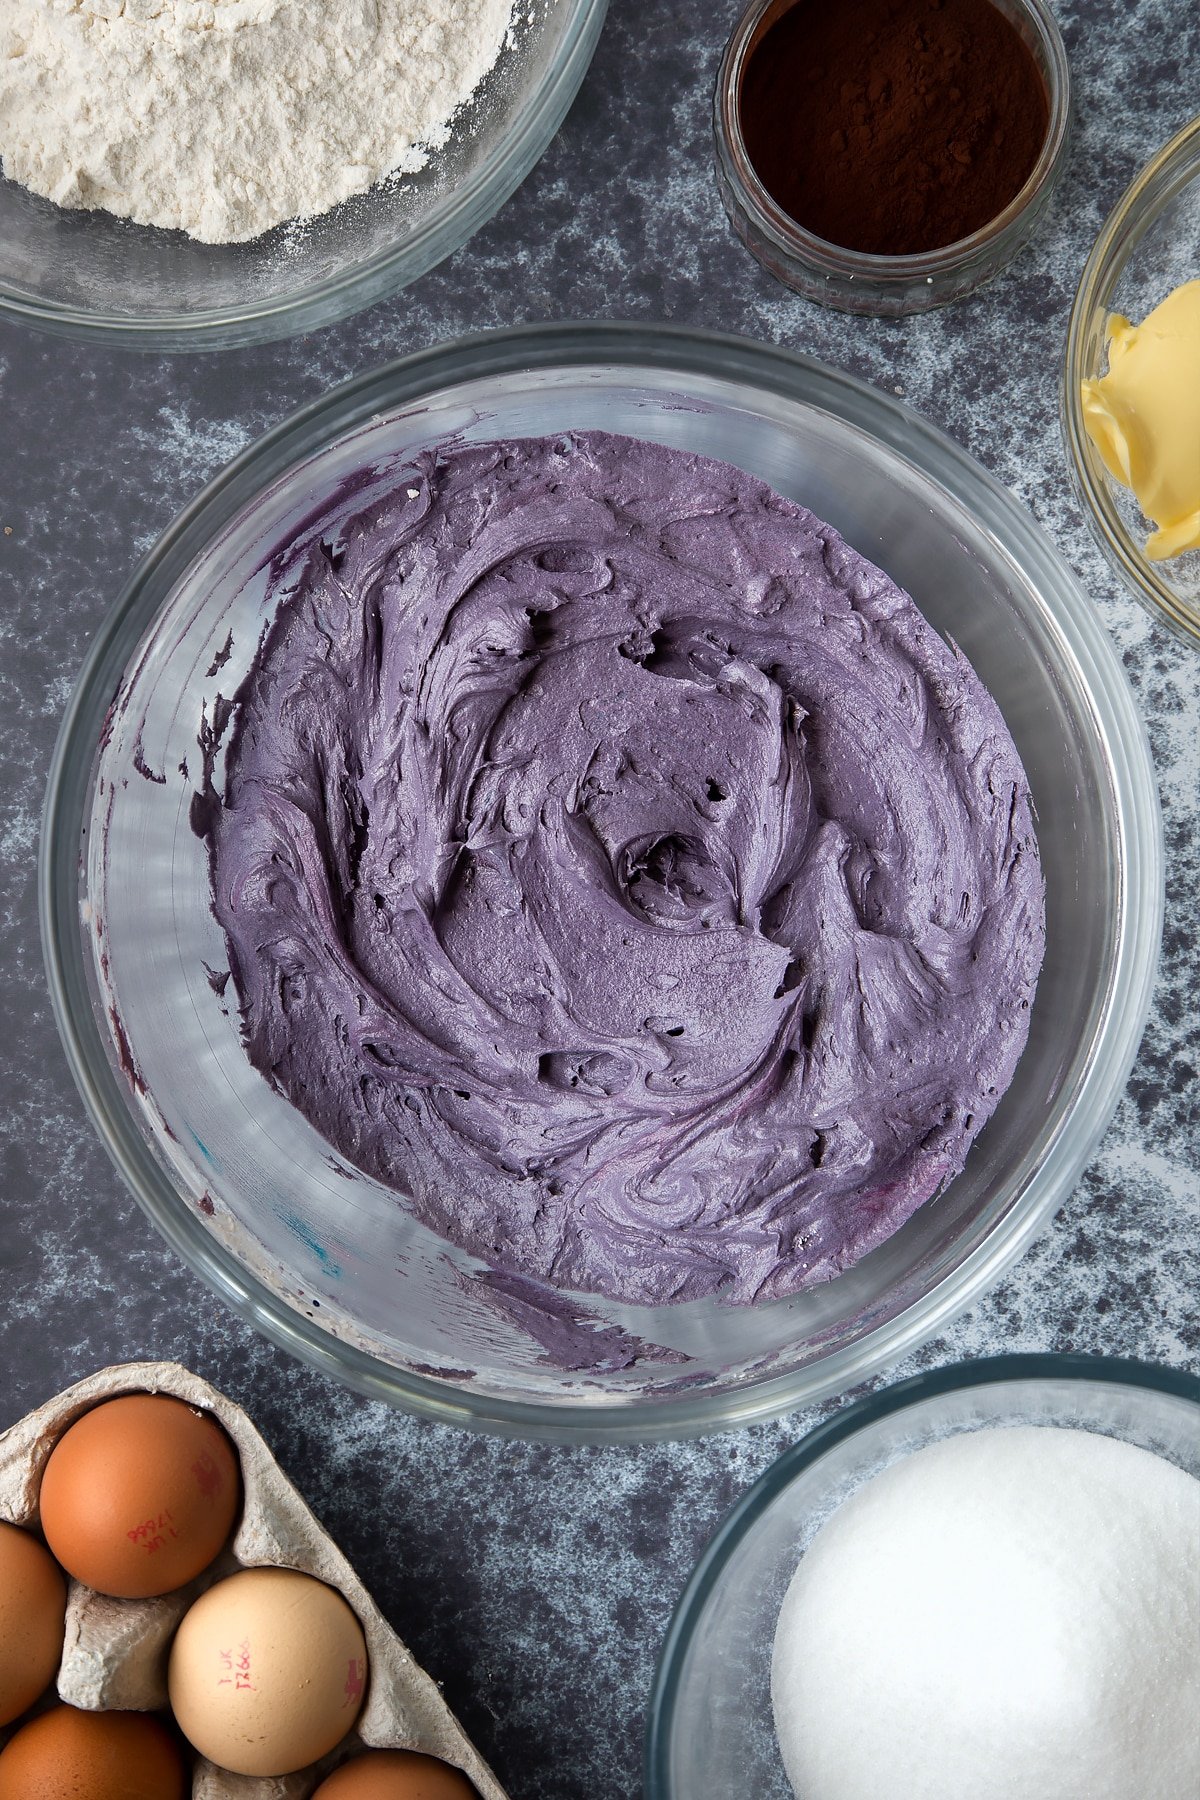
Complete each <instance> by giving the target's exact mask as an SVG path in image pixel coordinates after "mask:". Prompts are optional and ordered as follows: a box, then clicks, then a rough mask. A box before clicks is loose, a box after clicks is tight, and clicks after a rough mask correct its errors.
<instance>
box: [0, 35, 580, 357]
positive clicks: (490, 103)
mask: <svg viewBox="0 0 1200 1800" xmlns="http://www.w3.org/2000/svg"><path fill="white" fill-rule="evenodd" d="M607 4H608V0H529V4H528V5H524V6H519V7H517V8H515V9H514V19H513V24H512V28H511V30H510V32H509V35H508V37H507V39H506V40H505V44H504V47H503V49H502V50H501V52H500V55H499V57H498V59H497V61H496V63H495V65H494V67H493V68H492V69H491V70H490V71H489V73H488V74H487V76H485V78H484V80H483V81H482V83H481V84H480V86H479V88H478V90H477V91H476V93H475V94H474V96H473V97H472V99H471V100H470V102H469V103H468V104H467V105H466V106H465V107H464V108H463V109H462V111H461V112H460V113H459V114H458V115H457V117H456V119H455V123H454V130H453V132H452V135H451V136H450V138H449V140H448V141H447V142H446V143H445V144H444V145H443V146H442V147H441V148H440V149H438V150H434V151H432V152H431V154H430V158H429V161H428V163H427V164H426V166H425V167H424V168H423V169H421V170H419V171H418V172H417V173H416V174H414V175H406V176H404V177H403V178H402V179H398V180H393V181H384V182H378V183H377V184H376V185H375V186H374V187H372V188H371V189H369V191H368V192H367V193H365V194H359V195H357V196H356V197H355V198H353V199H350V200H346V201H343V202H342V204H341V205H339V206H336V207H334V208H333V210H332V211H331V212H328V213H324V214H322V216H321V217H320V218H316V219H310V220H307V221H305V222H304V224H303V226H302V228H299V229H297V228H296V227H295V226H294V225H280V226H278V227H276V229H275V230H274V231H269V232H267V233H266V234H265V236H263V237H259V238H255V239H253V240H252V241H251V242H249V243H245V244H201V243H197V242H196V241H195V240H194V239H193V238H189V237H186V236H185V235H184V234H183V233H182V232H180V231H159V230H156V229H154V228H153V227H150V226H145V225H134V224H131V223H130V221H129V220H128V219H118V218H115V217H114V216H113V215H112V214H111V213H106V212H79V211H72V210H69V209H67V208H64V207H60V206H55V205H54V204H53V202H52V201H49V200H43V199H42V198H40V197H39V196H38V195H35V194H31V193H30V192H29V191H28V190H27V189H26V188H23V187H20V186H19V185H18V184H17V183H16V182H14V181H7V180H4V179H3V177H2V175H0V315H3V314H7V315H8V316H9V317H10V318H16V319H20V320H22V321H23V322H24V323H26V324H29V325H37V326H40V327H42V328H43V329H44V330H47V331H53V332H58V333H60V334H62V335H64V336H67V337H79V338H101V339H104V340H106V341H107V342H109V343H116V344H121V345H124V346H126V347H131V348H140V349H145V350H216V349H227V348H228V347H229V346H230V345H233V344H249V343H259V342H263V341H265V340H268V339H271V338H281V337H287V336H289V335H290V334H292V333H293V332H299V331H313V330H316V329H317V327H319V326H321V325H330V324H332V323H333V322H334V320H336V319H344V318H346V317H348V316H349V314H351V313H355V312H358V311H360V310H361V309H362V308H363V307H365V306H371V305H373V304H374V302H375V301H377V300H382V299H383V298H385V296H386V295H388V294H393V293H395V292H396V291H397V289H399V288H402V287H406V286H407V285H408V283H409V282H410V281H415V280H416V279H417V277H418V276H419V275H423V274H424V273H425V271H426V270H427V269H431V268H433V267H434V266H435V264H437V263H440V262H441V261H442V260H443V259H444V258H445V257H447V256H449V255H450V254H451V252H452V251H455V250H457V249H459V248H460V246H461V245H463V244H465V243H466V241H467V239H468V238H469V237H471V235H472V234H473V233H474V232H476V231H478V230H479V228H480V226H481V225H483V224H485V223H486V222H487V220H488V219H490V218H491V216H492V214H493V213H494V212H496V211H497V210H498V208H499V207H501V206H502V205H503V204H504V202H505V201H506V200H507V199H508V197H509V195H510V194H511V193H513V192H514V190H515V189H516V188H517V187H519V186H520V184H521V182H522V181H524V179H525V177H526V176H527V175H528V173H529V171H530V170H531V169H532V168H533V166H534V164H535V163H536V162H537V161H538V158H539V157H540V156H541V155H542V153H543V152H544V150H545V149H546V146H547V145H548V144H549V142H550V140H551V138H552V137H553V136H554V134H555V132H556V131H557V130H558V128H559V126H560V125H561V124H562V121H563V119H564V118H565V116H566V112H567V108H568V107H569V106H570V104H571V102H572V100H573V99H574V98H575V95H576V93H577V91H578V89H579V84H580V82H581V81H582V80H583V78H584V75H585V74H586V73H587V68H588V64H589V63H590V62H591V59H592V53H593V51H594V50H595V48H596V42H597V39H598V38H599V36H600V28H601V26H602V25H603V23H604V15H605V11H606V9H607Z"/></svg>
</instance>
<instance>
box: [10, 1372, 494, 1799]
mask: <svg viewBox="0 0 1200 1800" xmlns="http://www.w3.org/2000/svg"><path fill="white" fill-rule="evenodd" d="M130 1393H151V1394H173V1395H174V1396H175V1397H176V1398H177V1399H179V1400H186V1401H187V1402H188V1403H189V1404H190V1405H192V1406H197V1407H201V1408H202V1409H203V1410H204V1411H205V1412H208V1413H211V1414H212V1415H213V1417H214V1418H216V1419H219V1420H220V1422H221V1424H222V1425H223V1426H224V1428H225V1430H226V1431H227V1432H228V1434H229V1436H230V1438H231V1439H232V1441H233V1443H234V1444H235V1445H236V1447H237V1451H238V1455H239V1457H240V1459H241V1465H242V1483H243V1487H244V1490H245V1503H244V1506H243V1509H242V1515H241V1518H240V1520H239V1522H238V1525H237V1528H236V1530H235V1533H234V1535H233V1537H232V1539H231V1540H230V1542H229V1544H228V1546H227V1547H226V1549H225V1550H224V1551H223V1552H222V1554H221V1556H220V1557H218V1559H217V1561H216V1562H215V1563H213V1564H212V1566H211V1567H210V1568H208V1569H206V1570H205V1572H204V1574H203V1575H201V1576H199V1577H198V1578H197V1580H195V1581H194V1582H192V1583H191V1584H190V1586H188V1587H186V1588H181V1589H179V1590H178V1591H177V1592H175V1593H172V1594H166V1595H164V1596H163V1597H162V1598H161V1599H155V1600H114V1599H112V1598H110V1597H109V1596H107V1595H105V1594H97V1593H95V1592H94V1591H93V1590H92V1589H91V1588H88V1587H84V1586H83V1584H82V1583H81V1582H77V1581H71V1582H70V1583H69V1593H68V1599H67V1629H66V1641H65V1644H64V1646H63V1658H62V1665H61V1667H60V1669H59V1673H58V1693H59V1698H60V1699H62V1700H65V1701H67V1702H69V1704H70V1705H72V1706H78V1707H82V1708H84V1709H85V1710H88V1711H93V1712H95V1711H111V1710H122V1709H127V1710H129V1711H132V1712H150V1711H158V1710H163V1709H166V1708H167V1705H168V1701H167V1659H168V1655H169V1652H170V1647H171V1639H172V1637H173V1636H174V1634H175V1628H176V1626H177V1625H178V1624H179V1621H180V1619H182V1617H183V1615H184V1613H185V1612H186V1611H187V1609H188V1607H189V1606H190V1605H191V1604H192V1602H193V1600H195V1599H196V1597H197V1596H198V1595H199V1594H201V1593H203V1591H204V1589H205V1588H207V1587H211V1586H212V1584H213V1582H214V1581H219V1580H220V1579H221V1578H222V1577H223V1576H225V1575H232V1574H234V1573H235V1572H236V1571H237V1570H238V1569H242V1568H260V1567H262V1566H263V1565H266V1564H275V1565H277V1566H279V1567H281V1568H287V1569H301V1570H303V1571H304V1573H305V1574H307V1575H315V1576H316V1577H317V1579H318V1580H319V1581H324V1582H327V1583H328V1584H329V1586H330V1587H333V1588H336V1589H337V1590H338V1591H339V1593H341V1594H343V1595H344V1596H345V1598H346V1600H347V1601H348V1602H349V1604H350V1605H351V1607H352V1608H353V1609H354V1612H355V1613H356V1614H357V1616H358V1620H359V1623H360V1624H361V1626H362V1629H363V1634H364V1636H365V1638H366V1641H367V1654H368V1657H369V1658H370V1673H369V1681H368V1687H367V1699H366V1704H365V1706H364V1707H363V1710H362V1712H361V1714H360V1715H359V1718H358V1722H357V1724H356V1726H355V1729H354V1730H353V1732H351V1734H350V1736H349V1737H348V1738H346V1739H345V1740H344V1741H343V1742H342V1743H341V1744H339V1746H338V1748H337V1749H336V1750H335V1751H333V1752H332V1753H331V1754H330V1755H329V1756H327V1757H326V1758H325V1759H324V1761H323V1762H320V1763H315V1764H314V1765H313V1766H312V1767H311V1768H308V1769H303V1770H301V1771H300V1772H299V1773H297V1774H295V1775H284V1776H280V1777H278V1778H274V1779H264V1778H261V1777H258V1776H250V1775H231V1774H230V1773H229V1772H228V1770H225V1769H218V1768H217V1767H216V1766H215V1764H213V1763H210V1762H208V1761H206V1760H205V1759H204V1758H202V1757H198V1758H197V1759H196V1761H195V1765H194V1773H193V1777H192V1800H308V1796H309V1795H310V1794H311V1793H312V1792H313V1790H314V1788H316V1786H317V1785H318V1783H319V1782H320V1781H321V1780H322V1779H323V1778H324V1777H325V1776H326V1775H327V1774H328V1773H329V1771H330V1770H331V1769H333V1768H336V1767H337V1765H338V1764H339V1763H341V1762H344V1761H345V1760H346V1757H347V1755H348V1754H350V1753H352V1752H353V1751H355V1750H358V1749H364V1748H370V1749H403V1750H422V1751H424V1752H426V1754H428V1755H430V1756H440V1757H441V1758H442V1760H443V1761H444V1762H448V1763H451V1764H453V1766H454V1767H455V1768H458V1769H461V1770H462V1771H463V1773H464V1774H465V1775H466V1776H467V1777H468V1778H469V1779H470V1780H471V1781H472V1782H474V1784H475V1787H476V1788H477V1790H478V1792H479V1794H480V1796H481V1800H507V1797H506V1795H505V1793H504V1789H503V1788H502V1787H501V1786H500V1784H499V1782H498V1781H497V1780H496V1777H495V1776H494V1775H493V1774H492V1772H491V1770H490V1769H489V1768H488V1767H487V1764H486V1763H485V1762H484V1761H483V1758H482V1757H481V1756H480V1755H479V1752H478V1751H477V1750H476V1749H475V1747H474V1745H473V1744H472V1743H471V1741H470V1739H469V1738H468V1737H467V1735H466V1733H465V1732H464V1731H463V1729H462V1727H461V1725H460V1724H459V1723H458V1720H457V1719H456V1718H455V1717H454V1714H453V1713H452V1712H451V1711H450V1708H449V1707H448V1706H447V1705H446V1702H445V1701H444V1700H443V1699H442V1696H441V1693H440V1692H439V1690H438V1688H437V1686H436V1684H435V1683H434V1682H433V1681H432V1680H431V1679H430V1677H429V1676H428V1675H427V1674H426V1673H425V1671H424V1670H423V1669H422V1668H421V1667H420V1666H419V1664H417V1663H416V1662H414V1660H413V1658H412V1656H411V1655H410V1654H409V1652H408V1650H406V1648H405V1647H404V1645H403V1644H402V1643H401V1642H400V1639H399V1638H398V1637H397V1636H396V1634H395V1632H394V1631H393V1630H392V1629H391V1627H390V1625H389V1624H388V1622H387V1620H386V1619H385V1618H384V1617H383V1614H382V1613H381V1612H380V1611H379V1608H378V1607H377V1606H376V1605H375V1603H374V1601H373V1600H372V1599H371V1596H370V1595H369V1594H368V1592H367V1590H366V1588H365V1587H364V1586H363V1584H362V1582H361V1581H360V1580H359V1578H358V1576H357V1575H356V1574H355V1572H354V1570H353V1569H352V1568H351V1566H350V1564H349V1563H348V1562H347V1561H346V1558H345V1557H344V1556H343V1555H342V1553H341V1551H340V1550H339V1549H338V1548H337V1546H336V1544H335V1543H334V1542H333V1540H332V1538H330V1536H329V1534H328V1533H327V1532H326V1531H325V1530H324V1529H323V1528H322V1526H321V1525H319V1524H318V1522H317V1520H316V1519H315V1518H314V1517H313V1515H312V1513H311V1512H310V1511H309V1509H308V1507H307V1506H306V1505H305V1504H304V1501H303V1500H302V1499H301V1498H300V1495H299V1494H298V1493H297V1492H296V1490H295V1488H294V1487H293V1486H292V1484H291V1482H290V1481H289V1480H288V1479H287V1477H286V1476H285V1475H284V1473H283V1471H282V1469H280V1467H279V1465H278V1463H277V1462H276V1461H275V1458H274V1457H273V1456H272V1454H271V1452H270V1450H269V1449H268V1448H267V1446H266V1444H265V1443H264V1442H263V1440H262V1438H261V1437H260V1436H259V1434H258V1432H257V1431H256V1430H255V1428H254V1426H253V1425H252V1424H251V1423H250V1420H249V1419H248V1418H247V1417H246V1414H245V1413H244V1412H243V1411H242V1410H241V1408H240V1407H238V1406H234V1405H233V1403H232V1401H229V1400H227V1399H226V1398H225V1396H224V1395H223V1394H220V1393H218V1392H217V1390H216V1388H213V1387H210V1386H209V1384H208V1383H207V1382H206V1381H201V1380H200V1378H199V1376H198V1375H193V1374H192V1373H191V1372H190V1371H189V1370H188V1369H184V1368H181V1367H180V1366H179V1365H178V1364H177V1363H125V1364H122V1365H120V1366H119V1367H117V1368H112V1369H102V1370H101V1371H100V1372H99V1373H98V1374H96V1375H90V1376H89V1377H88V1378H87V1380H86V1381H80V1382H77V1383H76V1384H75V1386H74V1387H71V1388H68V1389H67V1390H66V1391H65V1393H62V1394H59V1395H57V1396H56V1397H55V1398H54V1399H53V1400H48V1401H47V1402H46V1404H45V1405H44V1406H40V1407H38V1409H37V1411H36V1412H32V1413H29V1414H28V1415H27V1417H26V1418H24V1419H22V1420H20V1421H19V1423H18V1424H16V1425H14V1426H13V1427H12V1428H11V1430H9V1431H6V1432H4V1433H2V1434H0V1519H4V1520H7V1521H8V1522H9V1523H10V1524H14V1525H26V1526H36V1525H37V1523H38V1495H39V1492H40V1489H41V1483H42V1470H43V1469H44V1468H45V1466H46V1461H47V1459H48V1457H49V1455H50V1452H51V1451H52V1450H53V1448H54V1446H55V1444H56V1443H57V1442H58V1440H59V1438H60V1437H61V1436H62V1434H63V1432H64V1431H65V1430H66V1429H67V1427H68V1426H69V1425H72V1424H74V1422H75V1420H76V1419H78V1418H79V1417H80V1416H81V1415H82V1414H83V1413H85V1412H88V1411H89V1410H90V1409H91V1408H92V1407H93V1406H96V1405H98V1404H99V1403H100V1402H101V1401H104V1400H112V1399H115V1398H116V1397H117V1395H118V1394H130ZM11 1729H12V1728H10V1730H9V1731H7V1732H6V1731H0V1746H2V1745H3V1743H4V1742H5V1741H6V1740H7V1738H8V1737H9V1736H10V1735H11Z"/></svg>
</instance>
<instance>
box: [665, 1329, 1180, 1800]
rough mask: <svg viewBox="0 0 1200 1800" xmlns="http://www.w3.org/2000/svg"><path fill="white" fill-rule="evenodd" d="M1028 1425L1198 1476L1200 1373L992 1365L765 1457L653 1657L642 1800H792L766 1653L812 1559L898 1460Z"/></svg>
mask: <svg viewBox="0 0 1200 1800" xmlns="http://www.w3.org/2000/svg"><path fill="white" fill-rule="evenodd" d="M1020 1425H1051V1426H1058V1427H1060V1428H1063V1429H1067V1430H1073V1431H1095V1432H1099V1433H1100V1434H1101V1435H1103V1436H1105V1437H1114V1438H1119V1439H1121V1440H1123V1441H1124V1442H1125V1443H1127V1444H1136V1445H1137V1446H1138V1448H1139V1449H1142V1450H1149V1451H1152V1452H1153V1453H1154V1454H1155V1455H1156V1456H1162V1457H1165V1458H1166V1459H1167V1461H1168V1462H1173V1463H1175V1464H1176V1465H1177V1466H1178V1467H1179V1468H1181V1469H1185V1470H1186V1471H1187V1473H1188V1474H1189V1475H1195V1476H1198V1477H1200V1380H1197V1378H1196V1377H1195V1376H1194V1375H1190V1374H1188V1373H1187V1372H1186V1371H1184V1370H1183V1369H1168V1368H1164V1367H1162V1366H1160V1365H1156V1364H1153V1363H1139V1362H1132V1361H1127V1360H1125V1359H1123V1358H1118V1357H1105V1356H996V1357H989V1358H987V1359H986V1360H984V1361H980V1362H967V1363H957V1364H955V1365H953V1366H952V1367H950V1368H947V1369H931V1370H929V1371H928V1372H927V1373H926V1374H924V1375H917V1376H914V1377H913V1378H912V1379H911V1380H909V1381H901V1382H898V1383H897V1384H896V1386H895V1387H890V1388H885V1389H884V1390H883V1392H882V1393H878V1394H871V1395H870V1396H869V1397H868V1398H867V1399H865V1400H860V1401H858V1402H857V1403H856V1404H855V1405H853V1406H847V1407H844V1408H843V1409H842V1410H841V1411H840V1412H837V1413H835V1414H834V1416H833V1418H831V1419H827V1420H826V1421H825V1423H824V1424H823V1425H818V1426H817V1428H816V1429H815V1430H814V1431H810V1432H809V1434H808V1436H807V1437H805V1438H802V1439H801V1440H800V1442H799V1443H798V1444H793V1445H792V1447H791V1448H790V1449H788V1450H785V1451H784V1453H783V1455H782V1456H781V1457H779V1459H778V1460H777V1461H776V1462H773V1463H772V1464H771V1466H770V1468H769V1469H767V1470H766V1471H765V1473H764V1474H763V1475H761V1476H760V1477H759V1479H758V1480H757V1481H756V1482H755V1484H754V1486H753V1487H752V1488H750V1489H749V1491H748V1492H747V1493H745V1494H743V1496H742V1498H741V1499H740V1500H739V1501H738V1503H737V1505H736V1506H735V1507H734V1508H733V1510H732V1512H730V1513H729V1514H728V1516H727V1517H726V1518H725V1519H724V1520H723V1521H722V1523H721V1524H720V1526H719V1527H718V1528H717V1530H716V1532H715V1533H714V1535H713V1538H712V1540H711V1542H710V1543H709V1544H708V1546H707V1548H706V1549H705V1551H704V1553H703V1555H702V1556H701V1558H700V1560H699V1562H698V1563H697V1564H696V1567H695V1569H694V1570H693V1572H692V1575H691V1577H690V1579H689V1581H688V1584H687V1588H686V1589H685V1591H684V1594H683V1597H682V1599H681V1600H680V1602H679V1605H678V1606H677V1607H676V1609H675V1616H674V1618H673V1619H672V1620H671V1624H670V1627H669V1628H668V1631H667V1636H666V1640H665V1642H664V1644H663V1648H662V1653H661V1655H660V1657H659V1662H658V1673H657V1676H656V1678H655V1683H654V1692H653V1694H652V1696H651V1700H650V1706H649V1711H648V1715H647V1726H646V1800H728V1796H729V1795H730V1794H753V1795H754V1800H793V1794H792V1789H791V1785H790V1783H789V1782H788V1779H787V1776H786V1775H785V1774H784V1769H783V1760H782V1758H781V1756H780V1754H779V1748H778V1745H777V1743H776V1739H775V1721H774V1716H773V1712H772V1707H771V1653H772V1650H773V1648H774V1643H775V1626H776V1623H777V1621H778V1618H779V1609H780V1606H781V1605H782V1604H783V1597H784V1594H785V1593H786V1592H787V1588H788V1584H789V1582H790V1581H791V1579H792V1576H793V1574H794V1573H795V1571H796V1565H797V1564H798V1563H799V1561H800V1559H801V1556H802V1555H803V1553H804V1551H805V1550H807V1548H808V1546H809V1545H810V1544H811V1542H812V1540H813V1538H814V1537H815V1536H816V1534H817V1532H818V1531H819V1530H820V1528H821V1526H822V1525H823V1524H824V1522H825V1521H826V1519H828V1518H829V1517H830V1515H831V1514H832V1513H833V1512H835V1511H836V1509H837V1508H838V1507H839V1506H841V1505H842V1504H843V1503H844V1502H845V1501H847V1500H849V1498H850V1497H851V1495H852V1494H854V1493H856V1492H857V1491H858V1490H859V1489H860V1488H861V1487H862V1486H864V1484H865V1483H866V1482H868V1481H870V1480H871V1479H872V1477H874V1476H875V1475H878V1474H880V1473H882V1471H883V1470H884V1469H885V1468H887V1467H888V1465H889V1464H890V1463H893V1462H896V1461H898V1460H899V1459H900V1458H901V1457H903V1456H908V1455H911V1454H912V1453H913V1452H914V1451H916V1450H920V1449H923V1448H924V1447H925V1445H927V1444H933V1443H937V1442H939V1441H940V1440H941V1439H942V1438H946V1437H950V1436H952V1435H953V1434H954V1433H956V1432H960V1431H980V1430H989V1429H993V1430H994V1429H998V1428H1003V1427H1007V1426H1020ZM880 1791H881V1792H887V1784H886V1782H884V1783H883V1784H882V1786H881V1789H880ZM964 1800H966V1796H964ZM1044 1800H1054V1796H1052V1795H1049V1794H1047V1795H1045V1796H1044Z"/></svg>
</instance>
